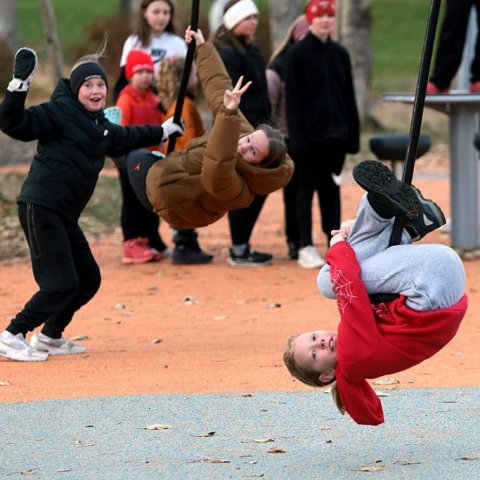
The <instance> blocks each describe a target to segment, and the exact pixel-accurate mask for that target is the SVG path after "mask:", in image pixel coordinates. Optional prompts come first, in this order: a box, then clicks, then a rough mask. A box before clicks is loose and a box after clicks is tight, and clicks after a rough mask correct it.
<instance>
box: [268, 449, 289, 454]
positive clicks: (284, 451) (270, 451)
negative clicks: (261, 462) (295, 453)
mask: <svg viewBox="0 0 480 480" xmlns="http://www.w3.org/2000/svg"><path fill="white" fill-rule="evenodd" d="M267 453H287V451H286V450H285V449H284V448H269V449H268V450H267Z"/></svg>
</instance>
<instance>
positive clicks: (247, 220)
mask: <svg viewBox="0 0 480 480" xmlns="http://www.w3.org/2000/svg"><path fill="white" fill-rule="evenodd" d="M266 198H267V197H266V195H255V198H254V199H253V202H252V203H251V204H250V205H249V206H248V207H246V208H240V209H238V210H230V211H229V212H228V224H229V226H230V238H231V239H232V245H244V244H248V243H249V242H250V237H251V236H252V232H253V227H254V226H255V222H256V221H257V219H258V216H259V215H260V212H261V210H262V207H263V204H264V203H265V200H266Z"/></svg>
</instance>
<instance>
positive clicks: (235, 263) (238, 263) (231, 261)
mask: <svg viewBox="0 0 480 480" xmlns="http://www.w3.org/2000/svg"><path fill="white" fill-rule="evenodd" d="M227 261H228V264H229V265H231V266H232V267H268V266H269V265H271V264H272V263H273V259H272V260H267V261H266V262H256V263H255V262H249V261H248V260H245V261H244V262H242V261H238V260H234V259H233V258H232V257H228V259H227Z"/></svg>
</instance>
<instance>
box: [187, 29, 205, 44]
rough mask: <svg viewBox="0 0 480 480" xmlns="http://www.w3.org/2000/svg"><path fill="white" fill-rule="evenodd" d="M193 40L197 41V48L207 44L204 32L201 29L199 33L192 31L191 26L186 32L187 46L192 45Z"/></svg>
mask: <svg viewBox="0 0 480 480" xmlns="http://www.w3.org/2000/svg"><path fill="white" fill-rule="evenodd" d="M192 40H195V42H196V44H197V47H198V45H201V44H202V43H205V37H204V36H203V33H202V31H201V30H200V29H198V30H197V31H195V30H192V29H191V27H190V25H189V26H188V27H187V29H186V30H185V42H186V43H187V44H190V42H191V41H192Z"/></svg>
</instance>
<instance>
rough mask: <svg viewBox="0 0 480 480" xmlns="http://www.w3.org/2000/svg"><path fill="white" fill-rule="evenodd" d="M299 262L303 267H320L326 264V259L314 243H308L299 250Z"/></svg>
mask: <svg viewBox="0 0 480 480" xmlns="http://www.w3.org/2000/svg"><path fill="white" fill-rule="evenodd" d="M298 264H299V265H300V266H301V267H302V268H320V267H323V266H324V265H325V260H324V259H323V258H322V256H321V255H320V254H319V253H318V252H317V249H316V248H315V247H314V246H313V245H308V246H306V247H303V248H300V250H298Z"/></svg>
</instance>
